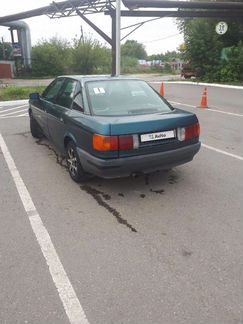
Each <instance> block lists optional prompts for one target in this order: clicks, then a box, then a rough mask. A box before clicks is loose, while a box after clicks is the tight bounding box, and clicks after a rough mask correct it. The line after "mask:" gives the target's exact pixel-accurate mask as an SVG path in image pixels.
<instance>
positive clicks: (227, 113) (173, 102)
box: [168, 100, 243, 117]
mask: <svg viewBox="0 0 243 324" xmlns="http://www.w3.org/2000/svg"><path fill="white" fill-rule="evenodd" d="M168 101H169V102H170V103H171V104H173V105H181V106H186V107H191V108H197V107H196V106H193V105H188V104H185V103H181V102H175V101H170V100H168ZM203 109H204V108H203ZM205 110H206V111H211V112H217V113H221V114H225V115H231V116H236V117H243V115H241V114H236V113H231V112H228V111H223V110H216V109H211V108H206V109H205Z"/></svg>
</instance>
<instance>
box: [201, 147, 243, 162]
mask: <svg viewBox="0 0 243 324" xmlns="http://www.w3.org/2000/svg"><path fill="white" fill-rule="evenodd" d="M201 145H202V147H205V148H207V149H209V150H212V151H215V152H218V153H221V154H224V155H227V156H230V157H232V158H234V159H237V160H241V161H243V157H241V156H239V155H235V154H231V153H228V152H226V151H223V150H219V149H217V148H215V147H212V146H209V145H206V144H203V143H202V144H201Z"/></svg>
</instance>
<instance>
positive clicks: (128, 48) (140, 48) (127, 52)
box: [121, 40, 147, 60]
mask: <svg viewBox="0 0 243 324" xmlns="http://www.w3.org/2000/svg"><path fill="white" fill-rule="evenodd" d="M121 56H127V57H134V58H136V59H138V60H145V59H146V58H147V52H146V50H145V47H144V45H143V44H141V43H138V42H137V41H135V40H127V41H126V43H125V44H123V45H121Z"/></svg>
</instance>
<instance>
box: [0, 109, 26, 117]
mask: <svg viewBox="0 0 243 324" xmlns="http://www.w3.org/2000/svg"><path fill="white" fill-rule="evenodd" d="M23 111H26V112H27V108H25V109H21V110H18V111H12V112H10V113H8V114H4V115H0V117H6V116H10V115H14V114H18V113H21V112H23Z"/></svg>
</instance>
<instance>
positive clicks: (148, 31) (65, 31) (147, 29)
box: [0, 0, 183, 55]
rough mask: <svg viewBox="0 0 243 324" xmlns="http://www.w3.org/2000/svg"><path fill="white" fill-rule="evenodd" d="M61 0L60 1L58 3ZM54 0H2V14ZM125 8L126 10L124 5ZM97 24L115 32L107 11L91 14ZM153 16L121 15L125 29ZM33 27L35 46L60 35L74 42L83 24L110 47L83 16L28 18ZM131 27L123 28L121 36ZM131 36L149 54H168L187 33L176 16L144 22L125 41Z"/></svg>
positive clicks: (0, 33)
mask: <svg viewBox="0 0 243 324" xmlns="http://www.w3.org/2000/svg"><path fill="white" fill-rule="evenodd" d="M58 1H59V0H57V1H56V2H58ZM51 2H52V1H51V0H38V1H34V0H24V1H20V0H8V1H1V7H0V8H1V9H0V16H1V17H3V16H6V15H11V14H15V13H19V12H22V11H28V10H31V9H36V8H40V7H43V6H47V5H49V4H50V3H51ZM122 9H125V8H124V7H123V8H122ZM87 17H88V18H89V19H90V20H91V21H92V22H93V23H95V24H96V25H97V26H98V27H99V28H100V29H102V30H103V31H104V32H105V33H106V34H107V35H109V36H110V35H111V18H110V17H109V16H105V15H104V14H103V13H99V14H92V15H88V16H87ZM149 19H151V18H148V17H143V18H134V17H131V18H125V17H122V18H121V28H123V27H127V26H130V25H133V24H136V23H137V22H141V21H146V20H149ZM24 21H25V22H26V23H27V24H28V25H29V27H30V31H31V40H32V45H36V44H37V43H38V41H40V40H41V39H50V38H51V37H55V36H56V37H59V38H63V39H66V40H69V41H71V40H72V39H73V38H79V37H80V35H81V26H82V29H83V33H84V35H87V36H91V37H92V38H94V39H98V40H99V41H100V42H101V43H102V44H106V45H107V46H109V45H108V44H107V43H106V42H105V41H104V40H103V39H102V38H100V36H99V35H98V34H97V33H96V32H95V31H94V30H93V29H92V28H91V27H89V25H87V23H85V22H84V21H83V20H82V19H81V18H80V17H68V18H61V19H50V18H48V17H47V16H39V17H33V18H28V19H25V20H24ZM129 31H131V29H125V30H122V31H121V38H122V37H123V36H125V35H126V34H127V33H128V32H129ZM2 37H3V39H4V41H5V42H8V41H11V38H10V32H9V31H8V28H7V27H2V26H0V38H1V40H2ZM128 39H134V40H136V41H138V42H139V43H142V44H143V45H144V46H145V49H146V51H147V53H148V55H152V54H160V53H165V52H166V51H173V50H176V49H177V48H178V47H179V45H180V44H182V43H183V36H182V35H181V34H179V31H178V29H177V27H176V23H175V19H173V18H161V19H159V20H155V21H152V22H148V23H146V24H144V25H143V26H142V27H140V28H139V29H137V30H136V31H135V32H134V33H132V34H131V35H130V36H128V37H127V38H125V39H124V40H123V41H122V42H121V43H122V44H123V43H124V42H125V41H126V40H128Z"/></svg>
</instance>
